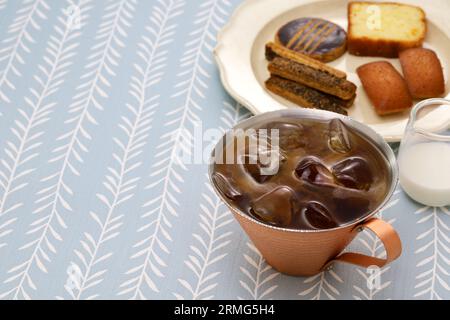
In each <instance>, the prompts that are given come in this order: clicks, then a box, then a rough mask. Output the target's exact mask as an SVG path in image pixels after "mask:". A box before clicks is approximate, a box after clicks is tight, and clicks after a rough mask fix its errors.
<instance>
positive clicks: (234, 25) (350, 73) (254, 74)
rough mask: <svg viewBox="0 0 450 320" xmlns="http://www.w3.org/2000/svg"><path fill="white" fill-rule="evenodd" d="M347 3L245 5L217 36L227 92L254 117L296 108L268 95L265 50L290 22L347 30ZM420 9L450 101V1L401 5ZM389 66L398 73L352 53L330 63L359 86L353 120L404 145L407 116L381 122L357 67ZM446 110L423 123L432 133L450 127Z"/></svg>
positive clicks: (310, 0) (256, 0) (252, 0)
mask: <svg viewBox="0 0 450 320" xmlns="http://www.w3.org/2000/svg"><path fill="white" fill-rule="evenodd" d="M348 2H349V1H348V0H319V1H317V0H316V1H315V0H246V1H245V2H244V3H243V4H242V5H241V6H240V7H239V8H238V9H237V10H236V11H235V13H234V14H233V16H232V17H231V19H230V21H229V23H228V25H226V26H225V28H224V29H223V30H222V31H221V32H220V33H219V35H218V42H217V47H216V48H215V51H214V53H215V57H216V61H217V64H218V66H219V69H220V76H221V80H222V83H223V85H224V86H225V88H226V90H227V91H228V93H229V94H230V95H231V96H233V97H234V98H235V99H236V100H237V101H239V102H240V103H241V104H243V105H244V106H246V107H247V108H248V109H249V110H250V111H251V112H253V113H254V114H259V113H263V112H267V111H273V110H278V109H283V108H287V107H297V106H296V105H295V104H293V103H291V102H289V101H287V100H285V99H283V98H281V97H279V96H277V95H275V94H272V93H271V92H269V91H267V90H266V89H265V88H264V81H265V80H266V79H268V77H269V72H268V71H267V61H266V60H265V57H264V46H265V44H266V43H267V42H269V41H272V40H273V38H274V36H275V34H276V32H277V30H278V29H279V28H280V27H281V26H282V25H284V24H285V23H286V22H288V21H290V20H292V19H296V18H300V17H319V18H324V19H327V20H330V21H332V22H334V23H336V24H338V25H340V26H342V27H343V28H344V29H347V3H348ZM400 2H403V3H411V4H415V5H418V6H420V7H422V8H423V9H424V10H425V12H426V14H427V20H428V34H427V38H426V39H425V43H424V47H426V48H430V49H433V50H434V51H435V52H436V53H437V55H438V56H439V58H440V60H441V63H442V64H443V68H444V76H445V79H446V94H445V96H446V97H447V98H450V94H449V92H450V84H449V81H447V80H448V79H450V77H449V76H450V74H449V63H450V39H449V38H450V24H449V23H448V15H449V13H450V1H448V0H428V1H419V0H401V1H400ZM377 60H387V61H390V62H391V63H392V64H393V65H394V66H395V67H396V68H397V69H398V70H399V71H400V72H401V68H400V63H399V61H398V59H386V58H380V57H378V58H373V57H356V56H352V55H350V54H348V53H346V54H344V55H343V56H342V57H340V58H339V59H337V60H335V61H333V62H331V63H330V65H332V66H333V67H336V68H338V69H340V70H343V71H345V72H347V77H348V79H349V80H350V81H352V82H354V83H355V84H356V85H357V86H358V91H357V98H356V100H355V104H354V105H353V106H352V107H351V108H350V109H349V110H348V111H349V116H351V117H352V118H354V119H356V120H358V121H361V122H363V123H365V124H367V125H369V126H370V127H372V128H373V129H374V130H375V131H377V132H378V133H379V134H380V135H381V136H383V137H384V138H385V139H386V140H387V141H389V142H394V141H399V140H401V137H402V135H403V131H404V129H405V126H406V122H407V119H408V112H404V113H400V114H396V115H392V116H385V117H380V116H378V115H377V114H376V113H375V111H374V109H373V107H372V105H371V103H370V101H369V100H368V98H367V96H366V94H365V92H364V90H363V88H362V87H361V82H360V80H359V78H358V76H357V74H356V68H357V67H358V66H360V65H362V64H365V63H368V62H371V61H377ZM448 112H449V111H448V108H438V109H436V110H435V111H433V112H432V113H430V114H428V115H427V116H426V118H424V119H423V120H424V121H426V122H427V124H428V125H427V127H429V128H433V127H435V128H442V127H445V126H447V125H448V121H449V120H450V115H449V114H448Z"/></svg>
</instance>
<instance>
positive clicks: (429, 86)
mask: <svg viewBox="0 0 450 320" xmlns="http://www.w3.org/2000/svg"><path fill="white" fill-rule="evenodd" d="M400 63H401V65H402V70H403V75H404V77H405V80H406V83H407V85H408V89H409V92H410V93H411V95H412V96H413V98H417V99H424V98H433V97H439V96H441V95H442V94H443V93H444V92H445V83H444V74H443V72H442V65H441V62H440V61H439V58H438V57H437V55H436V53H435V52H434V51H432V50H429V49H423V48H415V49H408V50H405V51H402V52H401V53H400Z"/></svg>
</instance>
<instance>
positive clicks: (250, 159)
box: [242, 149, 286, 183]
mask: <svg viewBox="0 0 450 320" xmlns="http://www.w3.org/2000/svg"><path fill="white" fill-rule="evenodd" d="M285 161H286V157H285V156H284V155H283V154H282V153H281V152H279V151H278V150H264V149H259V150H258V151H257V153H256V154H246V155H243V157H242V163H243V166H244V168H245V171H247V173H248V174H250V175H251V176H252V177H253V179H255V181H258V182H259V183H263V182H265V181H267V180H268V179H269V178H270V177H272V176H274V175H276V174H277V173H278V171H279V170H280V166H281V164H282V163H283V162H285Z"/></svg>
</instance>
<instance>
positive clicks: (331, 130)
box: [328, 119, 352, 154]
mask: <svg viewBox="0 0 450 320" xmlns="http://www.w3.org/2000/svg"><path fill="white" fill-rule="evenodd" d="M328 145H329V147H330V149H331V150H333V151H334V152H337V153H344V154H345V153H348V152H349V151H350V150H351V149H352V145H351V142H350V137H349V135H348V131H347V128H346V126H345V124H344V123H343V122H342V121H341V120H339V119H333V120H331V121H330V124H329V126H328Z"/></svg>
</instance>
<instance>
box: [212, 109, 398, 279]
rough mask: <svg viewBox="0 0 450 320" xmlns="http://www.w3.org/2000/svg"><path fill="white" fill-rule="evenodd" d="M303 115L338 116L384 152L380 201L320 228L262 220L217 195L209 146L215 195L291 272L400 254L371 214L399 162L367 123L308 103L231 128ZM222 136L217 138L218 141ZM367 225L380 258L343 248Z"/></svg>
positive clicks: (274, 261)
mask: <svg viewBox="0 0 450 320" xmlns="http://www.w3.org/2000/svg"><path fill="white" fill-rule="evenodd" d="M282 117H283V118H284V117H288V118H308V119H317V120H328V119H333V118H339V119H340V120H342V121H343V122H344V123H345V124H346V125H347V126H349V127H351V128H353V129H354V130H356V131H357V132H358V133H359V134H360V135H361V136H363V137H365V138H366V139H368V140H369V141H370V142H371V143H372V144H373V145H374V147H376V148H377V149H378V150H379V151H380V152H381V154H382V155H383V156H384V158H385V161H386V163H387V166H388V168H389V170H390V175H389V176H390V181H386V183H387V184H389V191H388V193H387V194H386V197H385V199H384V200H383V201H382V203H380V205H379V206H378V207H377V208H376V209H375V210H373V211H372V212H368V213H367V214H365V215H363V216H362V218H360V219H358V220H356V221H353V222H352V223H350V224H347V225H344V226H340V227H337V228H333V229H324V230H296V229H286V228H281V227H274V226H271V225H267V224H264V223H262V222H260V221H258V220H256V219H255V218H253V217H251V216H249V215H248V214H246V213H244V212H242V211H241V210H240V209H239V208H236V207H234V206H233V204H231V203H230V202H229V201H228V200H227V199H226V198H225V197H223V196H222V194H221V193H220V191H219V190H218V189H217V187H216V186H215V184H214V183H213V182H212V179H211V176H212V173H213V169H214V150H213V153H212V158H211V162H210V166H209V178H210V182H211V184H212V186H213V188H214V190H215V191H216V193H217V194H218V196H219V197H220V198H221V199H222V200H223V201H224V202H225V203H226V204H227V206H228V208H229V209H230V210H231V212H232V213H233V215H234V217H235V218H236V220H237V221H238V222H239V224H240V225H241V227H242V228H243V229H244V231H245V232H246V233H247V235H248V236H249V238H250V239H251V240H252V242H253V243H254V245H255V246H256V248H257V249H258V250H259V251H260V252H261V254H262V256H263V257H264V258H265V260H266V261H267V263H268V264H270V265H271V266H272V267H273V268H275V269H276V270H278V271H279V272H282V273H285V274H289V275H294V276H311V275H315V274H317V273H320V272H321V271H323V270H326V269H328V268H330V267H331V266H332V264H333V263H334V262H344V263H350V264H354V265H358V266H361V267H365V268H368V267H370V266H377V267H380V268H381V267H383V266H385V265H386V264H388V263H390V262H391V261H393V260H395V259H396V258H397V257H399V256H400V254H401V251H402V246H401V242H400V238H399V236H398V234H397V232H396V231H395V230H394V229H393V228H392V226H391V225H390V224H389V223H387V222H385V221H383V220H380V219H378V218H374V217H373V216H374V215H375V214H376V213H377V212H379V211H380V210H381V209H382V208H383V207H384V206H385V205H386V203H387V202H388V200H389V198H390V197H391V196H392V193H393V192H394V190H395V187H396V185H397V181H398V168H397V163H396V160H395V155H394V153H393V151H392V149H391V148H390V147H389V145H388V144H387V143H386V142H385V141H384V139H383V138H382V137H381V136H379V135H378V134H377V133H376V132H375V131H373V130H372V129H371V128H369V127H368V126H366V125H364V124H362V123H359V122H357V121H355V120H352V119H351V118H349V117H346V116H342V115H339V114H336V113H332V112H327V111H322V110H312V109H286V110H279V111H273V112H267V113H263V114H261V115H257V116H254V117H251V118H249V119H247V120H244V121H242V122H240V123H239V124H238V125H236V126H235V127H234V128H233V129H244V130H245V129H250V128H254V127H256V126H257V124H258V123H261V122H266V121H270V120H273V121H276V120H278V119H280V118H282ZM224 138H225V135H224V137H222V139H221V140H220V141H219V142H218V143H217V146H222V145H223V142H224ZM364 229H368V230H370V231H371V232H373V233H374V234H375V235H376V236H377V237H378V238H379V239H380V240H381V241H382V243H383V244H384V248H385V251H386V257H385V258H384V259H382V258H378V257H373V256H367V255H364V254H360V253H354V252H345V253H342V251H343V250H344V249H345V248H346V247H347V246H348V244H349V243H350V242H351V241H352V240H353V239H354V238H355V236H356V235H357V234H358V232H360V231H362V230H364Z"/></svg>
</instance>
